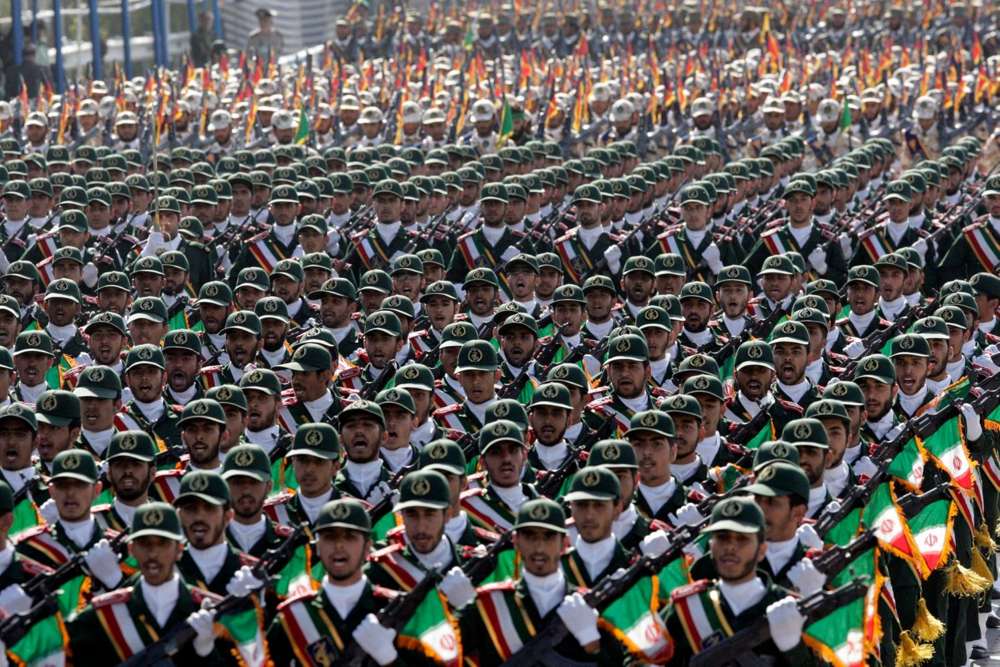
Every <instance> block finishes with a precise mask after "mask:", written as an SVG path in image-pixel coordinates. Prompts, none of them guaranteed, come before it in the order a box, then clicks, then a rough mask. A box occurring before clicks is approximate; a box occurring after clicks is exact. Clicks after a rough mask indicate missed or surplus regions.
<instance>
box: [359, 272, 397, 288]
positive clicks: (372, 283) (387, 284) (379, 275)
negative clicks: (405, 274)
mask: <svg viewBox="0 0 1000 667" xmlns="http://www.w3.org/2000/svg"><path fill="white" fill-rule="evenodd" d="M358 291H359V292H368V291H372V292H380V293H382V294H391V293H392V277H390V276H389V274H388V273H386V272H385V271H383V270H381V269H372V270H371V271H365V272H364V273H363V274H362V275H361V281H360V287H359V288H358Z"/></svg>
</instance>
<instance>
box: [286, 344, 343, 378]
mask: <svg viewBox="0 0 1000 667" xmlns="http://www.w3.org/2000/svg"><path fill="white" fill-rule="evenodd" d="M332 365H333V356H332V355H331V354H330V351H329V350H328V349H327V348H325V347H323V346H322V345H318V344H316V343H306V344H304V345H299V346H297V347H296V348H295V352H293V353H292V358H291V360H290V361H289V362H287V363H284V364H279V365H278V366H276V368H280V369H283V370H288V371H293V372H314V371H327V370H330V367H331V366H332Z"/></svg>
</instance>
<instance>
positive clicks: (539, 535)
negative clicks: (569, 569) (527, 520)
mask: <svg viewBox="0 0 1000 667" xmlns="http://www.w3.org/2000/svg"><path fill="white" fill-rule="evenodd" d="M565 542H566V536H565V534H563V533H559V532H556V531H554V530H548V529H545V528H537V527H535V526H525V527H523V528H518V529H517V530H516V531H515V532H514V548H516V549H517V553H518V555H519V556H520V557H521V561H522V562H523V563H524V569H525V570H527V571H528V572H530V573H531V574H533V575H535V576H537V577H546V576H548V575H550V574H554V573H555V572H556V571H557V570H558V569H559V568H560V567H562V564H561V562H560V556H561V555H562V552H563V548H564V546H565Z"/></svg>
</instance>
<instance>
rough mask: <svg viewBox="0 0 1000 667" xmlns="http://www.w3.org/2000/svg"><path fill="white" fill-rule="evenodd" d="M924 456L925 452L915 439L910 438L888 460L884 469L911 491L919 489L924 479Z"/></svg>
mask: <svg viewBox="0 0 1000 667" xmlns="http://www.w3.org/2000/svg"><path fill="white" fill-rule="evenodd" d="M925 458H926V454H924V452H923V450H922V449H921V448H920V446H919V445H918V444H917V441H916V440H915V439H913V438H910V439H909V441H907V443H906V444H905V445H903V448H902V449H900V450H899V453H898V454H896V456H894V457H893V458H892V460H891V461H890V462H889V467H888V468H887V469H886V471H887V472H888V473H889V474H890V475H892V476H893V477H895V478H896V479H898V480H899V481H900V482H902V483H903V484H905V485H906V486H907V487H908V488H909V489H910V490H911V491H919V490H920V484H921V483H922V482H923V481H924V461H925Z"/></svg>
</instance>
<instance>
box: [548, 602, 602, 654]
mask: <svg viewBox="0 0 1000 667" xmlns="http://www.w3.org/2000/svg"><path fill="white" fill-rule="evenodd" d="M556 613H557V614H559V618H561V619H562V622H563V623H565V624H566V627H567V628H569V631H570V633H571V634H572V635H573V637H574V638H575V639H576V641H577V642H578V643H579V644H580V646H586V645H587V644H590V643H593V642H596V641H600V639H601V635H600V633H598V632H597V610H596V609H594V608H593V607H591V606H590V605H588V604H587V601H586V600H584V599H583V596H582V595H580V594H579V593H573V594H572V595H567V596H566V597H565V598H563V601H562V604H560V605H559V607H558V609H556Z"/></svg>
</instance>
